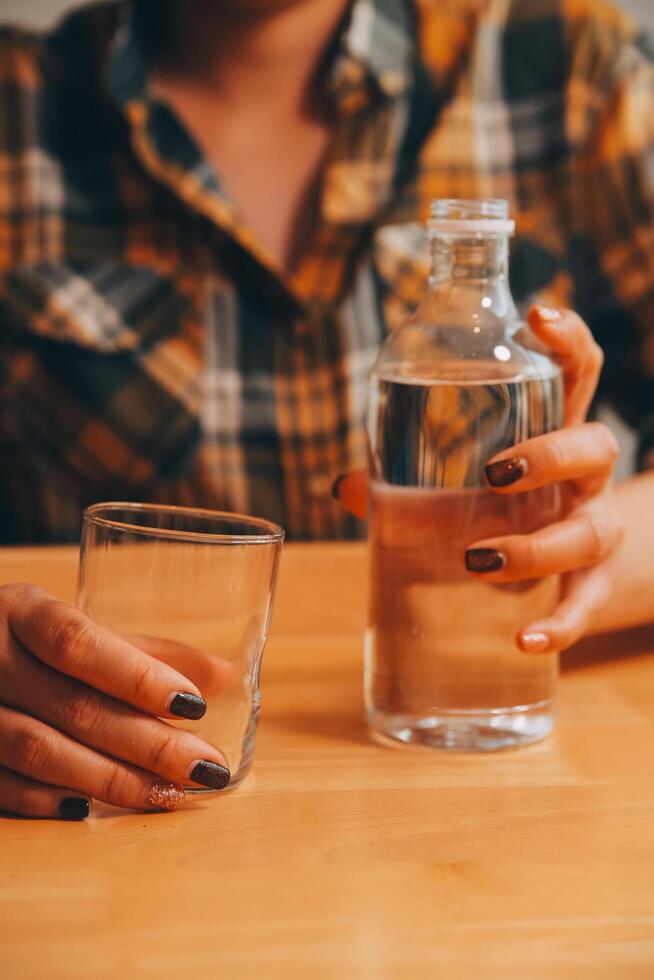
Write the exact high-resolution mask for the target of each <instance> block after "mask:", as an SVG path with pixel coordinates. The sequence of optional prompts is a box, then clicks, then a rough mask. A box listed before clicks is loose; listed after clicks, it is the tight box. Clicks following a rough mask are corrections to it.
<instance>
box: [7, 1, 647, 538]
mask: <svg viewBox="0 0 654 980" xmlns="http://www.w3.org/2000/svg"><path fill="white" fill-rule="evenodd" d="M143 41H144V39H143V38H142V37H141V36H139V31H138V30H136V25H135V24H134V23H133V22H132V16H131V11H130V8H129V6H128V5H124V4H104V5H102V6H97V7H90V8H87V9H85V10H82V11H80V12H77V13H75V14H73V15H71V16H70V17H69V18H68V19H67V20H65V21H64V22H63V23H62V25H60V27H59V28H57V29H56V30H55V31H54V32H52V33H51V34H48V35H45V36H36V35H29V34H26V33H22V32H19V31H16V30H12V29H5V30H3V31H1V32H0V453H1V457H0V458H1V460H2V466H1V470H0V539H1V540H3V541H4V542H28V541H55V540H74V539H75V538H76V537H77V535H78V531H79V520H80V512H81V509H82V508H83V506H85V505H86V504H88V503H90V502H93V501H96V500H100V499H112V498H113V499H116V498H121V499H125V498H129V499H132V500H155V501H160V502H174V503H178V504H198V505H203V506H210V507H218V508H223V509H229V510H242V511H250V512H256V513H258V514H261V515H265V516H267V517H269V518H272V519H275V520H278V521H279V522H281V523H282V524H284V525H285V526H286V528H287V529H288V531H289V533H290V535H291V536H293V537H296V538H312V537H339V536H344V535H346V536H347V535H354V534H357V533H359V532H360V529H359V528H358V527H357V526H356V525H355V524H354V523H353V522H352V521H351V520H350V519H348V518H346V517H345V516H344V515H343V514H342V513H341V512H340V510H339V508H338V506H337V505H336V504H335V503H334V502H333V501H332V500H331V497H330V492H329V490H330V485H331V482H332V480H333V478H334V477H335V476H336V475H337V474H339V473H340V472H343V471H344V470H346V469H348V468H351V467H355V466H360V465H363V464H364V463H365V456H366V448H365V428H364V413H365V401H366V386H367V376H368V372H369V370H370V367H371V365H372V363H373V360H374V357H375V354H376V351H377V349H378V347H379V344H380V342H381V341H382V339H383V337H384V334H385V332H386V331H387V330H388V329H389V328H392V327H393V326H394V325H395V324H396V323H397V322H398V321H399V320H400V319H401V318H402V317H403V316H404V315H405V314H406V312H407V311H408V310H410V309H411V308H412V307H413V306H414V305H415V304H416V302H417V301H418V300H419V298H420V296H421V294H422V293H423V291H424V288H425V285H426V274H427V259H426V255H425V241H424V236H423V234H422V232H421V230H420V223H421V222H422V221H423V220H424V219H425V218H426V216H427V213H428V209H429V203H430V200H431V199H432V198H436V197H503V198H507V199H508V200H509V201H510V203H511V207H512V210H513V213H514V215H515V217H516V219H517V225H518V235H517V238H516V242H515V247H514V251H513V259H512V278H513V286H514V291H515V293H516V295H517V297H518V298H519V300H520V302H521V303H523V304H527V303H528V302H529V301H530V300H532V299H535V298H539V299H541V300H544V301H548V302H553V303H565V304H567V305H571V306H574V307H576V308H577V309H578V310H579V311H580V313H581V314H582V315H583V316H585V318H586V319H587V320H588V322H589V323H590V325H591V327H592V328H593V330H594V332H595V334H596V337H597V339H598V340H599V342H600V343H601V344H602V345H603V346H604V348H605V350H606V352H607V365H606V370H605V374H604V378H603V382H602V396H603V397H604V398H606V399H609V400H611V401H612V402H613V404H614V405H615V406H616V407H617V409H618V410H619V411H620V412H621V413H622V414H623V415H624V416H625V418H626V419H627V420H628V421H629V422H630V423H631V424H632V425H634V426H637V427H638V428H639V430H640V432H641V436H642V439H641V451H640V458H641V463H642V464H643V465H646V464H647V462H648V453H650V454H651V453H652V448H653V447H654V381H653V378H654V221H653V217H654V67H653V58H652V53H651V49H650V48H649V47H648V44H647V41H646V39H645V38H643V37H640V36H639V35H638V33H637V31H636V30H635V28H634V26H633V25H632V24H631V22H630V21H629V20H628V18H626V17H625V16H624V15H623V14H620V13H618V12H617V11H616V10H614V9H613V8H612V7H610V6H608V5H607V4H605V3H603V2H599V0H598V2H592V0H414V2H409V0H354V2H353V5H352V9H351V15H350V18H349V21H348V24H347V25H346V27H345V29H344V31H343V34H342V37H341V38H340V43H339V45H338V50H337V53H336V55H335V58H334V62H333V64H332V66H331V70H330V74H329V77H328V78H327V79H326V85H327V86H328V88H329V92H330V94H331V97H332V98H333V100H334V105H335V110H336V120H337V121H336V125H335V128H334V133H333V139H332V144H331V147H330V151H329V156H328V161H327V164H326V166H325V171H324V178H323V186H322V200H321V210H320V220H319V223H318V226H317V228H316V229H315V235H314V238H313V241H312V243H311V245H310V247H309V248H308V250H307V252H306V254H305V255H304V256H303V258H302V260H301V262H300V263H299V265H298V267H297V268H296V269H295V270H294V271H293V273H292V274H291V275H288V274H284V273H283V272H281V271H280V270H279V269H277V268H276V267H275V266H274V264H273V263H272V262H271V261H270V259H269V257H268V256H267V255H266V253H265V252H264V250H263V249H262V248H261V247H260V245H259V243H258V242H257V241H256V240H255V238H254V236H253V235H252V233H251V232H250V230H249V229H248V228H246V227H244V226H243V224H242V222H241V221H240V219H239V217H238V212H237V210H236V209H235V207H234V204H233V202H232V201H230V199H229V197H228V195H227V193H226V192H225V189H224V188H223V186H222V185H221V181H220V176H219V175H218V174H216V173H214V172H213V171H212V169H211V167H210V166H209V165H208V163H207V161H206V160H205V159H203V157H202V155H201V153H200V151H199V150H198V148H197V146H196V145H195V144H194V143H193V141H192V139H191V138H190V136H189V135H188V133H187V132H186V131H185V130H184V128H183V126H182V125H181V123H180V121H179V120H178V119H177V118H176V117H175V116H174V115H173V114H172V112H171V111H170V110H169V109H168V107H167V106H166V105H163V104H161V103H160V102H157V101H155V100H154V99H153V98H152V97H151V96H150V94H149V89H148V77H147V72H146V68H145V59H144V56H143ZM650 461H651V460H650Z"/></svg>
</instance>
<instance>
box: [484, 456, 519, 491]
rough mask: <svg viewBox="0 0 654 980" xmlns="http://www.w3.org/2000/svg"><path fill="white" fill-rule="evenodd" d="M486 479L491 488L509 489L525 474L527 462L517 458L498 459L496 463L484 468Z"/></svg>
mask: <svg viewBox="0 0 654 980" xmlns="http://www.w3.org/2000/svg"><path fill="white" fill-rule="evenodd" d="M484 472H485V474H486V479H487V480H488V482H489V483H490V485H491V486H492V487H510V486H511V484H512V483H517V481H518V480H520V479H522V477H523V476H524V475H525V473H526V472H527V460H526V459H521V458H520V457H519V456H512V457H511V458H510V459H500V460H498V461H497V463H489V464H488V466H485V467H484Z"/></svg>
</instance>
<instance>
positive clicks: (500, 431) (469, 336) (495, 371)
mask: <svg viewBox="0 0 654 980" xmlns="http://www.w3.org/2000/svg"><path fill="white" fill-rule="evenodd" d="M513 230H514V222H513V221H511V220H510V219H509V209H508V204H507V202H505V201H455V200H443V201H435V202H434V203H433V204H432V221H431V222H430V225H429V231H430V237H431V248H432V271H431V276H430V280H429V290H428V293H427V296H426V298H425V300H424V302H423V303H422V304H421V306H420V307H419V308H418V310H417V311H416V312H415V313H414V314H413V315H412V316H411V317H410V318H409V319H408V320H407V321H405V322H404V323H403V324H402V325H401V326H400V327H398V328H397V329H396V330H395V331H393V332H392V333H391V334H390V336H389V337H388V338H387V340H386V342H385V343H384V345H383V347H382V349H381V352H380V354H379V357H378V359H377V362H376V364H375V367H374V369H373V372H372V376H371V382H370V392H369V408H368V434H369V443H370V488H371V490H370V528H369V554H370V559H369V561H370V600H369V618H368V628H367V632H366V664H365V697H366V709H367V714H368V721H369V725H370V727H371V730H372V732H373V734H374V735H376V736H378V737H380V738H381V739H382V740H387V739H391V740H393V741H394V742H398V741H399V742H403V743H408V744H419V745H424V746H431V747H435V748H442V749H459V750H463V751H484V750H494V749H501V748H505V747H509V746H514V745H519V744H523V743H527V742H533V741H536V740H538V739H540V738H543V737H544V736H545V735H547V734H548V733H549V732H550V731H551V729H552V725H553V721H554V714H553V712H554V707H553V705H554V695H555V687H556V680H557V671H558V661H557V655H556V654H527V653H523V652H521V651H520V650H519V649H518V647H517V645H516V634H517V632H518V631H519V630H520V629H521V628H523V627H525V626H527V625H528V624H529V623H530V622H533V621H535V620H537V619H540V618H542V617H544V616H547V615H549V614H550V613H551V612H552V610H553V608H554V606H555V605H556V602H557V599H558V595H559V581H558V578H557V577H556V576H552V577H549V578H545V579H540V580H535V581H526V582H518V583H515V584H501V585H493V584H491V583H489V582H487V581H484V580H483V577H482V576H473V575H471V574H470V572H468V571H467V570H466V568H465V563H464V556H465V550H466V548H467V547H468V546H469V545H471V544H472V543H473V542H476V541H480V540H482V539H484V538H489V537H496V536H498V535H505V534H525V533H528V532H531V531H534V530H536V529H538V528H540V527H542V526H544V525H545V524H548V523H551V522H552V521H554V520H556V519H557V517H558V515H559V512H560V498H559V490H558V487H557V486H548V487H545V488H543V489H540V490H535V491H529V492H526V493H516V494H511V495H501V494H497V493H494V492H493V491H491V490H490V489H488V485H487V483H486V480H485V475H484V467H485V465H486V463H487V462H488V461H489V459H490V457H492V456H493V455H494V454H495V453H497V452H499V451H500V450H503V449H507V448H509V447H511V446H513V445H514V444H516V443H518V442H521V441H523V440H525V439H529V438H531V437H533V436H537V435H540V434H541V433H544V432H549V431H550V430H552V429H556V428H560V427H561V425H562V423H563V389H562V380H561V373H560V370H559V368H558V367H557V366H556V365H555V363H554V362H553V361H552V360H550V358H549V357H548V356H547V353H546V351H545V350H544V348H542V346H541V345H540V344H539V343H538V341H537V339H536V338H535V336H534V335H533V334H531V332H530V331H529V329H528V327H527V326H526V325H525V323H524V322H523V321H522V320H521V318H520V315H519V313H518V311H517V309H516V305H515V303H514V301H513V298H512V296H511V290H510V287H509V280H508V255H509V237H510V235H511V234H512V233H513Z"/></svg>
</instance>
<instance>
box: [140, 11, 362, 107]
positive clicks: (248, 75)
mask: <svg viewBox="0 0 654 980" xmlns="http://www.w3.org/2000/svg"><path fill="white" fill-rule="evenodd" d="M349 6H350V0H222V2H220V3H216V0H193V2H192V3H189V2H188V0H186V2H181V0H168V11H167V31H166V37H167V42H166V43H165V45H164V46H163V47H162V49H161V50H160V51H159V53H158V56H157V58H156V63H155V65H154V66H153V67H154V69H155V73H156V74H157V75H159V76H160V77H161V78H166V79H169V80H174V81H175V82H176V83H177V84H180V83H182V84H183V85H184V86H185V87H187V88H189V89H195V90H198V91H200V90H204V91H211V93H212V96H213V97H214V98H217V99H218V100H219V101H220V102H222V103H227V104H229V105H230V107H231V108H232V109H236V108H238V107H239V106H240V105H242V106H245V107H248V106H252V104H253V100H264V101H265V102H266V103H268V104H269V105H275V106H284V107H285V109H286V111H289V110H290V111H295V112H297V111H298V110H300V111H302V110H303V109H304V108H305V107H306V105H307V103H308V102H311V98H310V93H311V91H312V89H313V88H314V87H315V86H314V81H315V79H316V77H317V76H318V75H319V74H320V69H321V66H322V65H323V63H324V60H325V57H326V55H327V52H328V50H329V47H330V44H331V42H332V39H333V38H334V36H335V35H336V32H337V29H338V27H339V25H340V24H341V23H342V21H343V19H344V17H345V15H346V12H347V9H348V7H349Z"/></svg>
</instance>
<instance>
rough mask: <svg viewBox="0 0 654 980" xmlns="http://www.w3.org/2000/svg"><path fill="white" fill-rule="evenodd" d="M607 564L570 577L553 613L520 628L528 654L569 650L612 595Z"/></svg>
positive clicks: (523, 648)
mask: <svg viewBox="0 0 654 980" xmlns="http://www.w3.org/2000/svg"><path fill="white" fill-rule="evenodd" d="M610 591H611V589H610V584H609V575H608V573H607V568H606V563H602V565H598V566H596V567H594V568H589V569H584V570H582V571H579V572H573V573H572V574H571V575H569V576H567V578H566V582H565V590H564V595H563V599H562V601H561V602H560V603H559V605H558V606H557V607H556V609H555V610H554V612H553V613H552V615H551V616H549V617H547V618H546V619H540V620H537V621H536V622H534V623H530V624H529V625H528V626H525V627H524V628H523V629H521V630H520V632H519V633H518V636H517V642H518V646H519V647H520V649H521V650H524V651H525V652H526V653H545V652H547V651H551V650H565V649H566V647H569V646H572V644H573V643H576V642H577V640H579V639H580V638H581V637H582V636H583V635H584V634H585V633H587V632H588V629H589V627H590V625H591V623H592V622H593V619H594V618H595V617H596V616H597V614H598V612H599V610H600V609H602V607H603V606H604V605H605V604H606V602H607V601H608V599H609V595H610Z"/></svg>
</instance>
